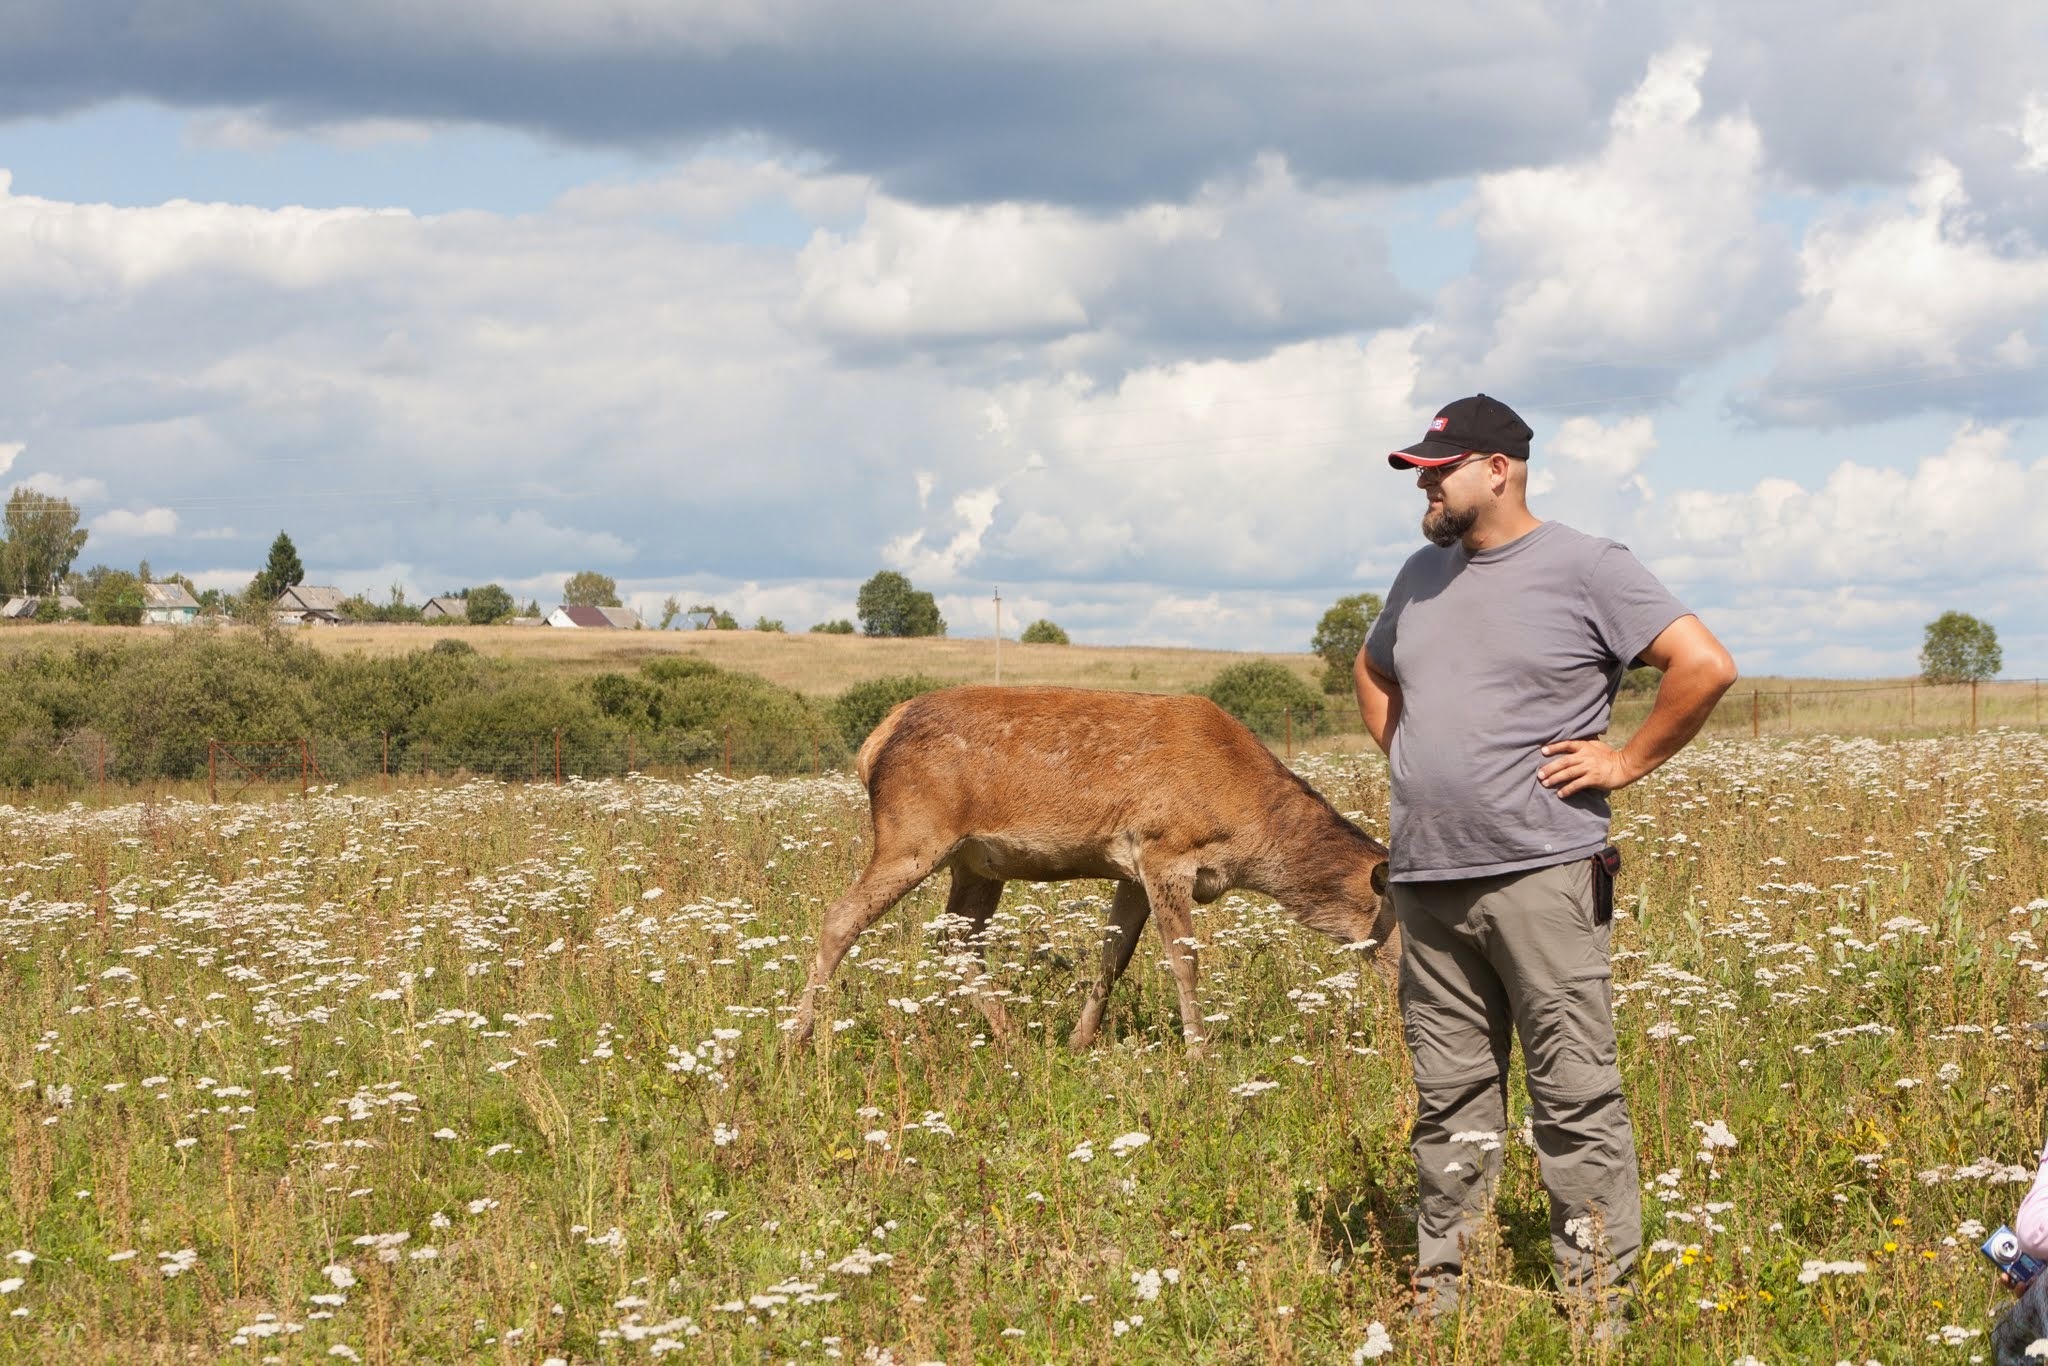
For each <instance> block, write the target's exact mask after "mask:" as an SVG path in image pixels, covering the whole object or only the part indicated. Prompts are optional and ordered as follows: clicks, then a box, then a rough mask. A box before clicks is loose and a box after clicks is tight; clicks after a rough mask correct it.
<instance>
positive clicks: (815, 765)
mask: <svg viewBox="0 0 2048 1366" xmlns="http://www.w3.org/2000/svg"><path fill="white" fill-rule="evenodd" d="M2040 705H2041V692H2040V685H2039V684H2035V685H2034V709H2035V710H2036V711H2039V710H2040ZM824 772H825V761H824V760H823V759H820V758H819V757H818V737H817V736H815V735H813V736H812V737H811V776H812V777H813V778H817V777H821V776H823V774H824Z"/></svg>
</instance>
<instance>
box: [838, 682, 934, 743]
mask: <svg viewBox="0 0 2048 1366" xmlns="http://www.w3.org/2000/svg"><path fill="white" fill-rule="evenodd" d="M951 686H952V685H951V684H949V683H947V682H945V681H944V680H943V679H937V678H927V677H926V676H925V675H923V674H893V675H889V676H887V677H883V678H870V679H868V680H867V681H866V682H864V683H856V684H854V685H853V686H852V687H850V688H848V689H847V690H846V691H845V692H843V693H841V694H839V696H838V697H836V698H834V699H833V701H832V706H831V708H830V715H831V718H832V725H833V727H834V728H835V729H836V730H837V731H838V732H839V739H840V741H841V742H842V743H843V744H845V746H846V748H847V750H848V751H849V752H851V751H854V750H858V749H859V748H860V746H861V742H862V741H863V740H866V739H867V738H868V734H869V732H871V731H872V730H874V728H875V727H876V726H879V725H881V724H882V718H883V717H885V716H887V715H888V714H889V712H890V709H891V708H893V707H895V706H896V704H897V703H899V702H908V701H909V700H910V699H911V698H913V697H917V696H919V695H921V694H923V693H928V692H936V691H937V690H938V689H940V688H946V687H951Z"/></svg>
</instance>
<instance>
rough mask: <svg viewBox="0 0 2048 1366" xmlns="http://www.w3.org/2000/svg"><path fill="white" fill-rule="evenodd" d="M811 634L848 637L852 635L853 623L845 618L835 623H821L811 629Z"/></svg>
mask: <svg viewBox="0 0 2048 1366" xmlns="http://www.w3.org/2000/svg"><path fill="white" fill-rule="evenodd" d="M811 634H812V635H814V636H850V635H852V634H853V623H852V622H850V621H848V620H847V619H846V618H845V617H840V618H839V619H838V620H836V621H821V622H819V623H818V624H817V625H816V626H813V627H812V628H811Z"/></svg>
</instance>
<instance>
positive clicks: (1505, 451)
mask: <svg viewBox="0 0 2048 1366" xmlns="http://www.w3.org/2000/svg"><path fill="white" fill-rule="evenodd" d="M1534 435H1536V433H1534V432H1532V431H1530V430H1529V424H1528V423H1526V422H1524V421H1522V419H1521V418H1519V417H1517V416H1516V415H1515V410H1514V409H1513V408H1510V407H1508V405H1507V404H1505V403H1502V402H1501V401H1500V400H1499V399H1497V398H1488V397H1487V396H1486V395H1485V394H1474V395H1473V396H1472V397H1470V398H1461V399H1458V400H1457V401H1456V402H1453V403H1446V404H1445V405H1444V406H1443V407H1441V408H1439V409H1437V412H1436V417H1435V418H1434V419H1432V420H1431V422H1430V424H1429V434H1428V435H1426V436H1424V437H1423V438H1422V440H1420V441H1418V442H1416V443H1415V444H1414V445H1412V446H1406V447H1403V448H1402V449H1400V450H1398V451H1395V452H1393V453H1392V454H1391V455H1389V456H1388V457H1387V463H1388V464H1389V465H1392V466H1393V467H1394V468H1395V469H1397V470H1408V469H1417V468H1420V469H1435V468H1436V467H1437V466H1439V465H1448V464H1450V463H1451V462H1452V461H1454V460H1463V459H1464V458H1465V457H1466V456H1468V455H1471V454H1473V453H1474V452H1483V453H1485V454H1487V455H1493V454H1496V453H1498V454H1500V455H1506V456H1512V457H1513V458H1514V459H1516V460H1527V459H1528V458H1529V438H1530V437H1532V436H1534Z"/></svg>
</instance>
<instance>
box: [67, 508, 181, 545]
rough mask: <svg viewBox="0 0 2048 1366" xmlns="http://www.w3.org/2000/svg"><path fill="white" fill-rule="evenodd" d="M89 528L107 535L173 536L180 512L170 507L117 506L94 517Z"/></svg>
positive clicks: (96, 533) (101, 534)
mask: <svg viewBox="0 0 2048 1366" xmlns="http://www.w3.org/2000/svg"><path fill="white" fill-rule="evenodd" d="M87 529H88V530H90V531H91V532H92V533H93V534H94V535H97V536H106V537H124V536H125V537H130V538H138V537H143V536H172V535H176V534H177V530H178V514H177V513H176V512H173V511H172V510H171V509H170V508H147V509H145V510H143V511H141V512H131V511H129V510H128V509H126V508H115V509H113V510H112V511H110V512H103V513H101V514H100V515H99V516H97V517H95V518H93V519H92V521H91V522H89V523H87Z"/></svg>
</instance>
